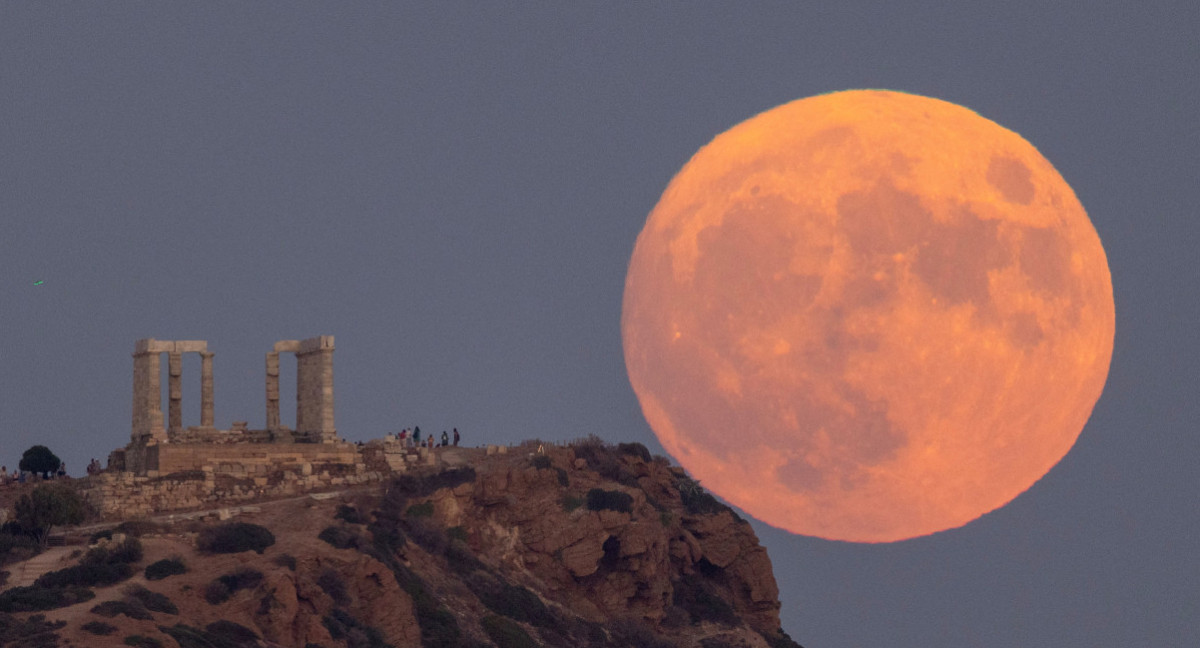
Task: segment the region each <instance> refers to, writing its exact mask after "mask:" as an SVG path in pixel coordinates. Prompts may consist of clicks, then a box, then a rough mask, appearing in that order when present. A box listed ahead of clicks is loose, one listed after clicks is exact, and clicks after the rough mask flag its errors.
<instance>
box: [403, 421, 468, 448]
mask: <svg viewBox="0 0 1200 648" xmlns="http://www.w3.org/2000/svg"><path fill="white" fill-rule="evenodd" d="M461 438H462V437H461V436H460V435H459V434H458V428H454V437H453V439H452V438H451V437H450V433H448V432H446V431H445V430H442V438H441V441H440V442H437V441H435V440H434V438H433V435H432V434H428V435H426V436H425V438H424V439H422V438H421V426H419V425H418V426H415V427H413V428H412V429H411V430H410V429H408V428H404V429H403V430H400V434H399V435H397V439H398V440H399V441H400V443H403V444H404V447H406V448H420V447H422V446H424V447H426V448H436V447H445V446H448V445H450V444H451V443H453V444H454V445H455V446H457V445H458V442H459V440H460V439H461Z"/></svg>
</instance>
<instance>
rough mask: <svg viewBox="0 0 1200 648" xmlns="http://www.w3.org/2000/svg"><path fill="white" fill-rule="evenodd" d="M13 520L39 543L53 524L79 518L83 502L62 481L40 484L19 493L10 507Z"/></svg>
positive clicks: (66, 522) (43, 542)
mask: <svg viewBox="0 0 1200 648" xmlns="http://www.w3.org/2000/svg"><path fill="white" fill-rule="evenodd" d="M14 508H15V513H16V518H17V522H18V523H19V524H20V525H21V526H22V527H23V528H24V529H25V531H26V532H27V533H29V534H30V535H31V536H33V537H34V538H36V539H37V541H38V542H39V543H41V544H42V546H45V544H46V541H47V540H49V539H50V530H51V529H53V528H54V527H55V525H62V524H79V523H80V522H82V521H83V516H84V503H83V498H81V497H80V496H79V493H76V492H75V489H74V488H71V487H70V486H68V485H66V484H61V483H59V484H43V485H41V486H38V487H37V488H35V489H33V492H32V493H30V494H28V495H22V496H21V499H19V500H17V505H16V506H15V507H14Z"/></svg>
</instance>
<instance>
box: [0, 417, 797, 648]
mask: <svg viewBox="0 0 1200 648" xmlns="http://www.w3.org/2000/svg"><path fill="white" fill-rule="evenodd" d="M441 452H443V453H444V454H443V455H442V461H441V462H439V463H440V465H439V466H437V467H426V468H422V469H418V470H412V471H409V472H407V473H404V474H402V475H399V476H397V477H395V478H394V479H392V480H390V481H388V482H386V483H385V484H382V485H380V484H373V485H369V486H360V487H356V488H352V489H348V490H343V491H339V492H333V493H325V494H320V495H317V494H313V495H305V496H300V497H294V498H290V499H287V500H280V501H273V502H259V503H255V504H253V505H250V506H243V507H242V508H241V510H240V513H241V514H240V515H237V514H238V513H239V511H238V510H227V511H223V514H222V515H221V516H220V517H222V518H228V517H230V516H231V515H236V517H234V518H233V519H232V520H218V519H214V518H215V516H210V517H208V518H204V517H200V516H197V517H195V519H184V518H186V517H187V516H182V515H175V516H174V517H171V518H166V517H164V518H160V519H156V520H142V521H135V522H126V523H125V524H123V525H121V526H118V527H116V528H115V529H113V530H110V531H107V532H100V533H99V534H93V535H94V536H95V537H96V540H97V542H98V543H99V544H100V545H102V547H101V548H99V549H97V548H95V547H93V548H92V549H91V550H88V548H87V547H77V548H76V549H74V550H72V548H71V547H70V546H65V547H60V548H57V549H51V550H50V552H48V553H47V554H43V555H42V556H38V557H36V558H34V559H33V560H31V561H29V562H30V563H33V562H34V561H38V560H41V561H43V563H45V562H46V561H47V560H49V559H53V557H54V553H55V552H58V555H59V556H60V558H59V559H56V561H55V562H53V564H49V565H46V567H45V568H44V569H42V570H29V569H21V565H10V566H9V567H8V568H7V569H9V571H10V572H11V574H12V576H10V582H9V583H8V585H9V586H10V589H9V590H7V591H6V592H4V593H3V594H0V609H5V610H7V612H8V614H7V615H6V616H4V618H2V619H0V642H3V641H4V640H5V639H6V638H7V639H10V640H15V638H16V637H18V636H24V637H25V639H21V640H19V641H25V642H28V643H26V644H24V645H44V646H53V645H59V646H97V645H142V646H155V645H161V646H174V645H180V646H184V647H190V646H199V647H203V646H289V647H290V646H297V647H305V648H312V647H314V646H323V647H325V648H333V647H335V646H347V647H354V648H357V647H360V646H385V645H391V646H396V647H397V648H400V647H408V646H446V647H452V646H491V645H496V646H501V647H502V648H508V647H518V646H553V647H564V648H566V647H570V648H585V647H595V648H606V647H616V646H649V647H661V648H669V647H677V648H722V647H730V648H733V647H745V648H750V647H753V648H785V647H793V646H797V644H796V643H794V642H793V641H792V640H791V639H790V638H788V637H787V635H786V634H784V633H783V631H782V630H781V629H780V624H779V601H778V590H777V588H776V584H775V578H774V575H773V574H772V571H771V562H770V559H769V558H768V556H767V553H766V550H765V549H763V548H762V546H760V545H759V543H758V539H757V538H756V536H755V534H754V532H753V530H752V529H751V527H750V525H749V524H748V523H746V522H745V521H744V520H742V519H741V518H739V517H738V516H737V515H736V514H735V513H734V512H733V511H732V510H730V509H729V508H728V507H726V506H724V505H722V504H721V503H719V502H718V501H717V500H716V499H714V498H713V497H712V496H711V495H709V494H708V493H706V492H705V491H704V490H703V489H702V488H701V487H700V486H699V484H697V483H696V482H694V481H692V480H691V479H689V478H688V476H687V475H686V474H685V473H684V472H683V471H682V470H681V469H680V468H677V467H674V466H671V465H670V463H669V462H668V461H667V460H666V459H664V458H662V457H652V456H651V455H650V453H649V452H647V450H646V449H645V448H644V447H643V446H641V445H640V444H620V445H618V446H611V445H605V444H603V443H600V442H599V441H597V440H594V439H593V440H589V441H585V442H582V443H576V444H573V445H570V446H561V447H560V446H555V445H551V444H541V443H538V442H527V443H526V444H523V445H522V446H519V447H517V448H512V449H509V451H508V452H493V453H486V452H484V451H483V450H476V449H466V448H461V449H460V448H447V449H444V450H442V451H441ZM264 527H265V529H267V530H269V532H270V533H269V534H265V535H269V536H271V541H270V542H269V543H268V542H265V541H264V540H263V537H265V535H264V533H265V532H263V531H261V530H260V529H261V528H264ZM114 532H115V533H114ZM122 534H125V535H128V536H135V535H136V536H140V539H139V540H137V541H136V543H140V546H139V547H138V551H137V552H136V553H137V555H136V560H133V561H132V567H133V570H132V573H133V575H132V576H129V575H128V574H126V575H125V578H123V579H120V580H119V582H116V583H114V584H110V585H104V586H94V587H91V588H90V589H88V590H86V591H87V593H88V594H90V595H91V596H88V595H85V594H80V593H79V592H78V591H76V590H67V589H61V588H60V590H55V591H60V592H68V594H63V595H61V596H65V597H66V598H65V600H61V601H60V603H61V604H63V605H62V607H58V608H56V609H49V610H47V611H44V612H41V614H44V615H45V616H44V618H39V617H36V616H34V617H33V618H32V619H30V616H31V612H29V611H28V610H32V609H36V606H34V607H31V606H30V605H28V604H25V603H22V601H25V600H26V599H37V598H38V597H39V596H40V597H42V598H45V597H46V596H49V595H47V594H45V593H44V592H40V591H39V590H38V588H39V587H41V588H42V589H47V588H49V589H53V586H54V585H55V584H54V583H53V582H52V581H53V579H49V580H48V578H47V576H45V575H43V576H42V578H41V579H40V580H39V581H37V582H33V578H35V577H36V576H37V572H39V571H42V572H44V571H52V570H58V571H53V573H63V572H69V571H70V570H71V569H72V568H73V567H72V566H73V565H76V564H77V563H81V564H82V563H89V561H90V563H92V564H99V563H103V561H104V560H105V559H106V557H108V558H110V559H111V558H112V557H113V556H117V555H118V554H121V553H122V552H123V551H124V552H125V553H126V554H128V553H131V550H130V549H129V547H130V545H132V544H134V543H135V541H133V540H130V539H127V538H126V539H123V538H122ZM220 534H225V535H224V536H221V537H225V538H226V539H225V540H221V539H220V538H218V536H219V535H220ZM214 538H217V539H214ZM230 538H232V540H230ZM223 542H224V543H226V544H227V545H229V546H224V545H222V543H223ZM255 543H258V544H255ZM238 549H257V550H258V551H257V552H256V551H254V550H247V551H237V550H238ZM225 551H230V553H226V552H225ZM84 552H86V553H84ZM71 573H74V572H71ZM22 579H23V580H22ZM59 580H60V581H61V580H63V578H59ZM14 585H16V586H20V587H17V588H12V587H11V586H14ZM72 597H74V598H72ZM76 599H78V600H79V601H80V602H73V601H75V600H76ZM14 602H15V603H14ZM22 607H24V608H25V609H26V610H27V611H24V612H22V611H21V609H22ZM41 609H45V606H43V607H42V608H41ZM22 624H23V628H24V629H22ZM6 633H7V634H6ZM39 642H40V643H39ZM5 645H7V644H5Z"/></svg>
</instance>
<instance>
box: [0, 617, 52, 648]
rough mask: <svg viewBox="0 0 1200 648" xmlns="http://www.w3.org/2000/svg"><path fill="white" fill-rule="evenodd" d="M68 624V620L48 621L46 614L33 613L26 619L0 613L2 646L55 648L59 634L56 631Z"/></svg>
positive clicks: (0, 644) (12, 647)
mask: <svg viewBox="0 0 1200 648" xmlns="http://www.w3.org/2000/svg"><path fill="white" fill-rule="evenodd" d="M66 625H67V622H66V621H47V620H46V615H44V614H33V615H30V616H29V618H27V619H24V620H22V619H18V618H17V617H14V616H12V615H11V614H0V646H10V647H11V648H55V646H57V645H58V639H59V636H58V633H56V632H54V631H55V630H58V629H61V628H62V627H64V626H66Z"/></svg>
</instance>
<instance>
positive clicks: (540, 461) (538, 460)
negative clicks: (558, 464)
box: [530, 455, 551, 470]
mask: <svg viewBox="0 0 1200 648" xmlns="http://www.w3.org/2000/svg"><path fill="white" fill-rule="evenodd" d="M530 463H532V464H533V467H534V468H537V469H538V470H549V469H550V465H551V464H550V457H547V456H546V455H537V456H536V457H534V458H533V461H531V462H530Z"/></svg>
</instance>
